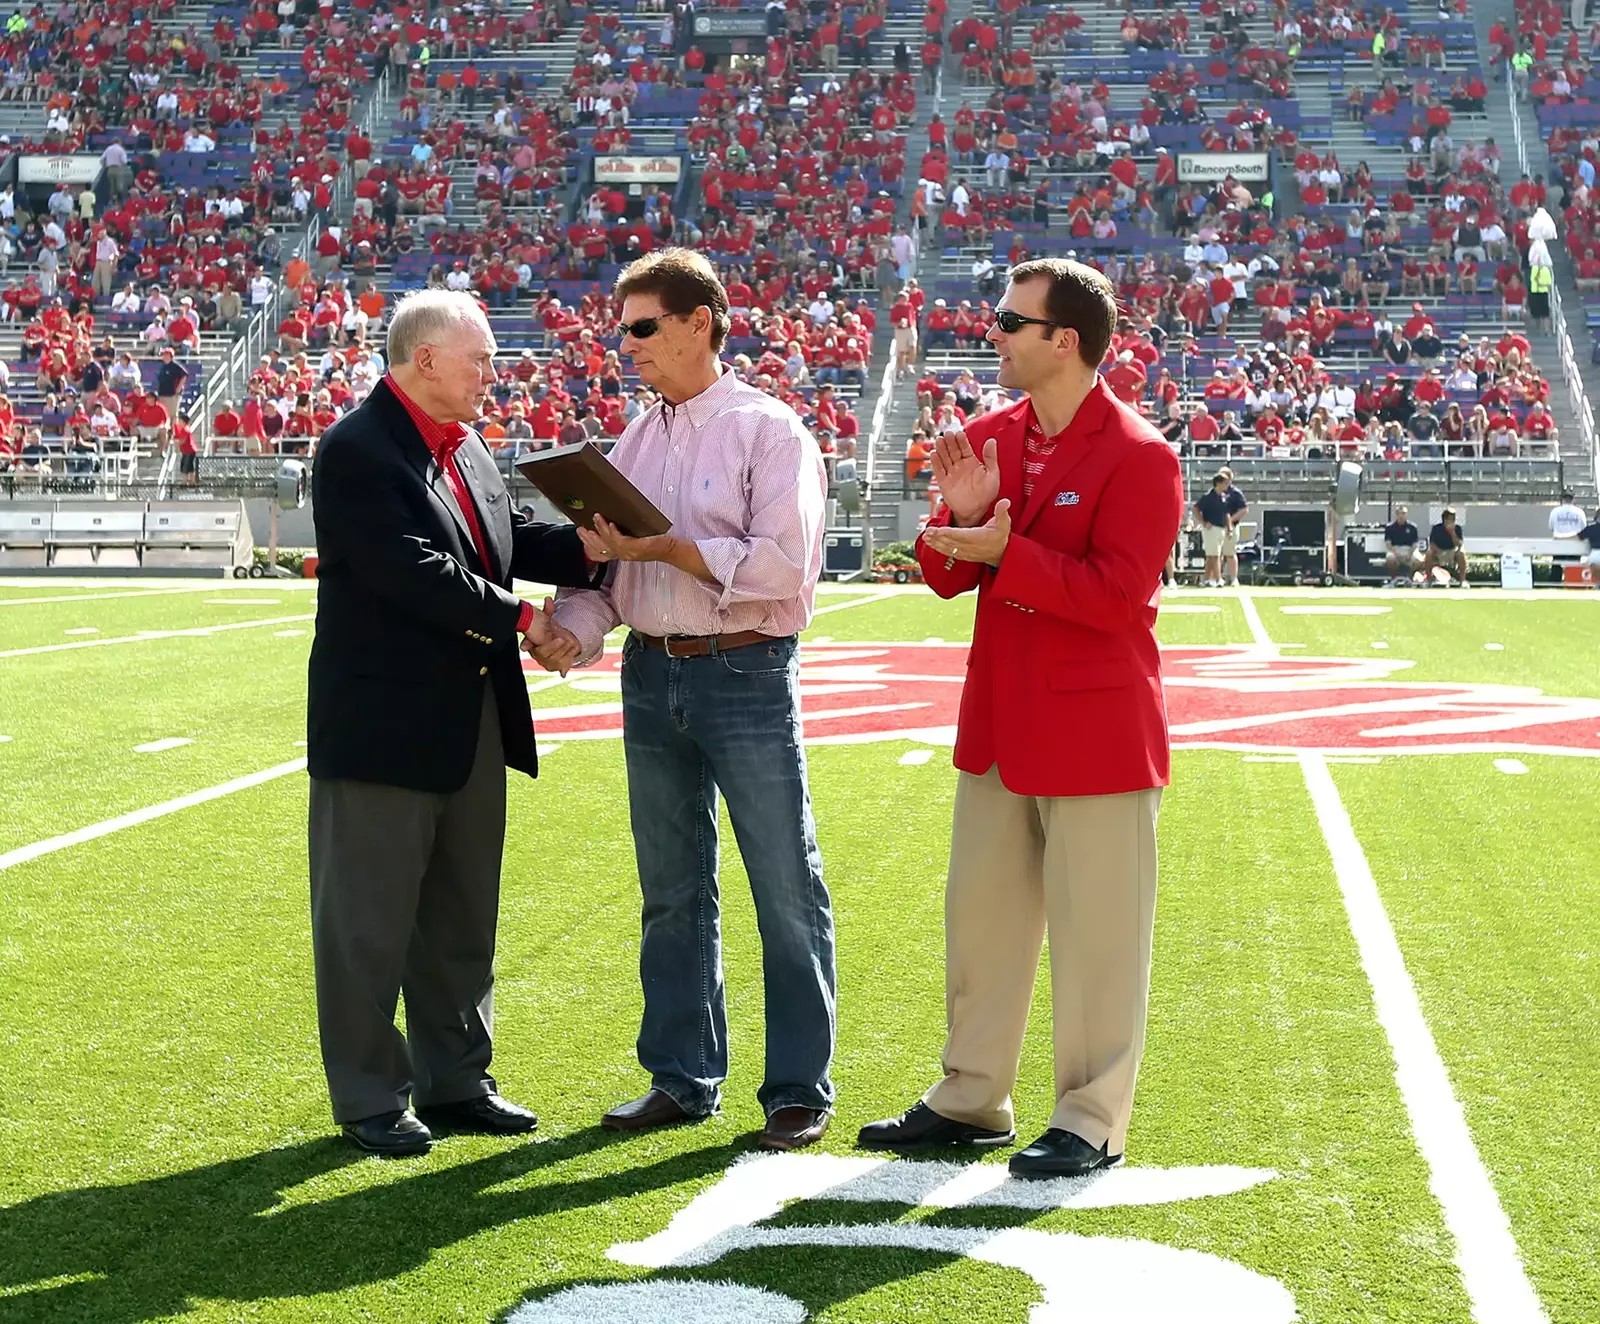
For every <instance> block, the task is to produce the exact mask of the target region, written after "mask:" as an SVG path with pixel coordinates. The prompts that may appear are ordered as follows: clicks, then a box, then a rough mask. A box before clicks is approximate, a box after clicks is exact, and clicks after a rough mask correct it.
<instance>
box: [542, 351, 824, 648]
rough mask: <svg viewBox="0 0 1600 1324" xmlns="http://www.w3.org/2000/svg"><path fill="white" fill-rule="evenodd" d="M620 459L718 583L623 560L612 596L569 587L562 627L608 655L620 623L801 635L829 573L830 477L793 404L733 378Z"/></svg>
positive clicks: (645, 423)
mask: <svg viewBox="0 0 1600 1324" xmlns="http://www.w3.org/2000/svg"><path fill="white" fill-rule="evenodd" d="M610 459H611V462H612V463H613V464H614V465H616V466H617V468H618V469H620V470H621V471H622V473H623V474H625V475H626V476H627V478H628V480H629V481H630V482H631V483H632V484H633V485H634V486H635V487H637V488H638V489H639V491H640V492H642V493H643V494H644V495H645V496H647V497H648V498H649V499H650V500H651V501H653V502H655V504H656V507H657V508H658V509H659V510H660V511H661V513H662V514H664V515H665V516H666V517H667V518H668V519H669V520H671V521H672V532H673V533H674V534H675V535H677V536H678V537H680V538H689V539H692V540H693V541H694V543H695V545H696V546H697V547H698V548H699V549H700V555H701V556H702V557H704V558H705V563H706V567H707V568H708V569H709V570H710V571H711V573H712V574H714V575H715V576H716V577H717V581H718V582H717V583H716V584H706V583H702V582H701V581H700V580H698V579H696V578H694V576H692V575H688V574H685V573H684V572H683V571H681V570H677V569H675V568H673V567H672V566H669V565H663V564H661V563H660V562H656V561H621V562H618V563H617V565H616V568H615V570H614V571H613V572H612V575H611V578H610V580H609V581H608V582H607V586H606V587H605V588H603V589H562V590H561V592H560V594H559V595H558V596H557V600H556V607H555V619H556V622H557V623H558V624H560V625H563V626H565V627H566V628H567V629H569V630H571V631H572V633H573V634H574V635H576V636H577V637H578V640H579V642H581V643H582V645H583V653H582V654H581V655H580V657H579V661H578V665H579V666H587V665H588V664H589V663H591V662H593V661H594V660H595V659H596V658H597V657H599V655H600V652H601V649H602V647H603V646H604V643H605V636H606V634H607V633H608V632H609V631H610V630H612V629H613V628H614V627H615V626H616V625H617V624H618V623H619V622H620V623H621V624H624V625H627V626H629V627H631V628H632V629H635V630H639V631H641V632H643V633H645V634H654V635H667V634H688V635H703V634H731V633H734V632H737V631H740V630H760V631H761V632H762V633H763V634H770V635H779V636H782V635H788V634H796V633H798V632H799V631H801V630H803V629H805V628H806V626H808V625H809V624H810V623H811V613H812V609H813V607H814V606H815V603H816V591H817V580H818V579H819V578H820V577H821V575H822V532H823V522H824V519H825V517H826V514H827V494H828V478H827V471H826V469H825V468H824V466H823V462H822V452H821V451H820V450H818V448H817V443H816V440H815V439H814V438H813V437H812V435H811V433H810V432H809V431H808V430H807V428H806V425H805V424H804V423H802V422H801V421H800V417H799V415H798V414H796V413H795V412H794V410H792V409H790V408H789V406H788V405H786V404H784V403H782V402H781V401H779V400H776V399H774V398H773V397H772V396H770V395H768V394H766V392H764V391H760V390H757V389H756V388H755V387H754V386H747V385H746V384H745V383H744V382H741V381H740V380H739V378H738V377H737V376H736V375H735V374H734V372H733V370H732V369H730V368H728V367H727V366H726V365H724V366H723V370H722V376H721V377H720V378H718V379H717V382H716V384H715V385H713V386H709V387H707V388H706V389H705V390H704V391H702V392H700V394H699V395H697V396H695V397H694V398H693V399H692V400H686V401H684V402H683V403H682V404H681V405H677V406H676V407H673V406H669V405H667V404H665V403H661V404H657V405H655V406H653V407H652V408H650V409H648V410H647V411H646V412H645V413H643V414H641V415H640V416H639V417H638V418H636V419H634V421H633V422H632V423H630V424H629V425H628V427H627V429H626V430H625V431H624V432H623V434H622V436H620V437H619V438H618V439H617V444H616V446H615V447H614V448H613V449H612V451H611V456H610Z"/></svg>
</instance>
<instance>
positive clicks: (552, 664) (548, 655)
mask: <svg viewBox="0 0 1600 1324" xmlns="http://www.w3.org/2000/svg"><path fill="white" fill-rule="evenodd" d="M554 610H555V599H554V598H546V599H545V600H544V607H543V609H535V611H534V613H533V620H532V621H530V622H529V623H528V630H527V633H526V634H524V635H523V636H522V651H523V652H524V653H526V654H527V655H528V656H529V657H531V658H532V659H533V660H534V661H535V662H537V663H538V664H539V665H540V666H541V667H543V668H544V669H545V670H546V671H559V672H560V673H561V674H562V675H563V676H565V675H566V674H567V672H568V671H570V670H571V669H572V665H573V663H575V662H576V661H577V660H578V654H579V653H581V652H583V645H582V644H580V643H579V642H578V637H577V635H575V634H573V633H572V631H571V630H568V629H567V628H566V627H565V626H561V625H557V624H556V623H555V620H554V619H553V612H554Z"/></svg>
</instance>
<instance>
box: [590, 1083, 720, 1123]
mask: <svg viewBox="0 0 1600 1324" xmlns="http://www.w3.org/2000/svg"><path fill="white" fill-rule="evenodd" d="M703 1120H704V1118H703V1117H697V1116H695V1114H693V1113H691V1112H688V1111H686V1110H685V1109H684V1107H683V1105H682V1104H680V1103H679V1102H678V1101H677V1100H676V1099H674V1098H673V1097H672V1095H670V1094H668V1093H667V1092H666V1091H665V1090H658V1089H652V1090H651V1091H650V1092H649V1093H648V1094H645V1095H643V1096H641V1097H640V1098H637V1099H629V1100H628V1102H627V1103H619V1104H618V1105H617V1106H616V1107H615V1108H613V1109H612V1110H611V1111H610V1112H608V1113H607V1114H606V1115H605V1116H604V1117H602V1118H601V1119H600V1125H601V1126H603V1127H605V1129H606V1130H607V1131H652V1130H654V1129H655V1128H656V1127H658V1126H682V1125H683V1124H684V1123H686V1122H699V1121H703Z"/></svg>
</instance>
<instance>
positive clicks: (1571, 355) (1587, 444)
mask: <svg viewBox="0 0 1600 1324" xmlns="http://www.w3.org/2000/svg"><path fill="white" fill-rule="evenodd" d="M1506 104H1507V105H1508V106H1510V108H1511V131H1512V134H1513V135H1514V136H1515V138H1516V142H1517V166H1518V168H1519V169H1520V170H1521V172H1522V174H1523V175H1524V176H1526V175H1528V174H1531V173H1532V172H1531V171H1530V170H1529V169H1528V145H1527V142H1526V141H1525V139H1524V138H1523V134H1522V110H1521V107H1520V106H1519V105H1518V97H1517V86H1516V79H1515V78H1513V77H1512V75H1511V71H1510V69H1507V70H1506ZM1535 122H1537V120H1536V121H1535ZM1550 326H1551V329H1552V331H1553V332H1554V334H1555V338H1556V353H1557V357H1558V358H1560V360H1561V378H1562V380H1563V381H1564V382H1565V383H1566V387H1567V401H1568V403H1569V404H1570V405H1571V407H1572V416H1573V417H1574V418H1576V419H1577V420H1578V433H1579V436H1580V438H1581V440H1582V442H1583V452H1584V455H1585V457H1586V458H1587V459H1588V461H1589V474H1590V478H1591V481H1593V482H1595V483H1600V432H1597V431H1596V428H1595V419H1594V409H1593V408H1592V407H1591V406H1590V404H1589V393H1588V391H1587V390H1585V388H1584V381H1583V369H1582V367H1581V366H1580V365H1579V363H1578V356H1577V354H1576V353H1575V352H1574V351H1573V348H1572V336H1571V334H1570V333H1569V331H1568V330H1567V316H1566V310H1565V309H1564V308H1563V307H1562V304H1561V288H1560V286H1559V285H1558V284H1557V283H1556V282H1555V281H1552V282H1551V284H1550Z"/></svg>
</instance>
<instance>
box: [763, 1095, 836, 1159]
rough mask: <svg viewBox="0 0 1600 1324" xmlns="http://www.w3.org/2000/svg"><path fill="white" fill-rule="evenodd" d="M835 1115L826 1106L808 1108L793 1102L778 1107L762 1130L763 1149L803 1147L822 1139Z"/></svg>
mask: <svg viewBox="0 0 1600 1324" xmlns="http://www.w3.org/2000/svg"><path fill="white" fill-rule="evenodd" d="M832 1116H833V1114H832V1113H830V1112H829V1111H828V1110H827V1109H826V1108H807V1107H804V1106H802V1105H801V1104H791V1105H790V1106H789V1107H787V1108H779V1109H777V1110H776V1111H775V1112H774V1113H773V1114H772V1116H771V1117H769V1118H767V1125H766V1127H765V1128H764V1129H763V1130H762V1132H761V1140H760V1144H761V1148H762V1149H803V1148H804V1147H805V1146H806V1145H813V1144H815V1143H816V1142H817V1141H819V1140H821V1139H822V1133H823V1132H824V1131H826V1130H827V1129H828V1121H829V1119H830V1118H831V1117H832Z"/></svg>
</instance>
